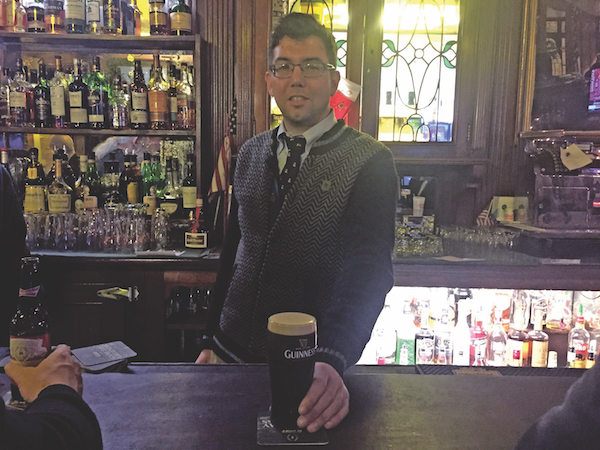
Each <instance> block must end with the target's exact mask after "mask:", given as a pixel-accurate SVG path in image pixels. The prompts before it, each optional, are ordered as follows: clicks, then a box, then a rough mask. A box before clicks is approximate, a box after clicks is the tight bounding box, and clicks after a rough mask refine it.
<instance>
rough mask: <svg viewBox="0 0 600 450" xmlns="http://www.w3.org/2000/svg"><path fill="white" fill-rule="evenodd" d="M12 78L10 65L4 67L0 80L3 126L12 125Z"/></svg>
mask: <svg viewBox="0 0 600 450" xmlns="http://www.w3.org/2000/svg"><path fill="white" fill-rule="evenodd" d="M11 81H12V79H11V78H10V69H9V68H8V67H4V68H3V69H2V80H0V125H1V126H10V124H11V120H10V104H9V101H8V99H9V94H10V83H11Z"/></svg>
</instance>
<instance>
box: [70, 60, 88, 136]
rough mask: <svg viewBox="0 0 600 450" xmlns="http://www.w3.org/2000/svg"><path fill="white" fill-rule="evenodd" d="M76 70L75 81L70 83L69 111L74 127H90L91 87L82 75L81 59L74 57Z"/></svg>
mask: <svg viewBox="0 0 600 450" xmlns="http://www.w3.org/2000/svg"><path fill="white" fill-rule="evenodd" d="M73 66H74V68H75V72H74V74H73V81H72V82H71V83H70V84H69V108H70V109H69V113H70V116H71V127H72V128H88V127H89V122H88V98H89V95H90V93H89V89H88V87H87V85H86V84H85V83H84V82H83V79H82V76H81V60H80V59H77V58H75V59H73Z"/></svg>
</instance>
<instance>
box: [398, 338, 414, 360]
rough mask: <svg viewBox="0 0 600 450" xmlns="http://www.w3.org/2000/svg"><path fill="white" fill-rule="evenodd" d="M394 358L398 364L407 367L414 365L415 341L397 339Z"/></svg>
mask: <svg viewBox="0 0 600 450" xmlns="http://www.w3.org/2000/svg"><path fill="white" fill-rule="evenodd" d="M396 355H397V356H396V357H397V358H398V364H399V365H401V366H409V365H414V364H415V340H414V339H403V338H398V339H397V341H396Z"/></svg>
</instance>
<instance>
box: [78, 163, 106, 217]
mask: <svg viewBox="0 0 600 450" xmlns="http://www.w3.org/2000/svg"><path fill="white" fill-rule="evenodd" d="M83 184H84V186H85V187H84V188H83V191H84V198H83V207H84V208H85V209H93V208H97V207H98V198H99V197H100V195H101V192H102V184H101V183H100V174H99V173H98V168H97V167H96V155H95V154H94V152H90V156H89V157H88V160H87V172H86V174H85V178H84V181H83Z"/></svg>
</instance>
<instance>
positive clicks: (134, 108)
mask: <svg viewBox="0 0 600 450" xmlns="http://www.w3.org/2000/svg"><path fill="white" fill-rule="evenodd" d="M130 96H131V102H130V112H129V120H130V123H131V128H132V129H134V130H138V129H147V128H148V127H149V121H148V87H147V86H146V82H145V81H144V73H143V72H142V61H140V60H139V59H136V60H135V62H134V70H133V83H131V92H130Z"/></svg>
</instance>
